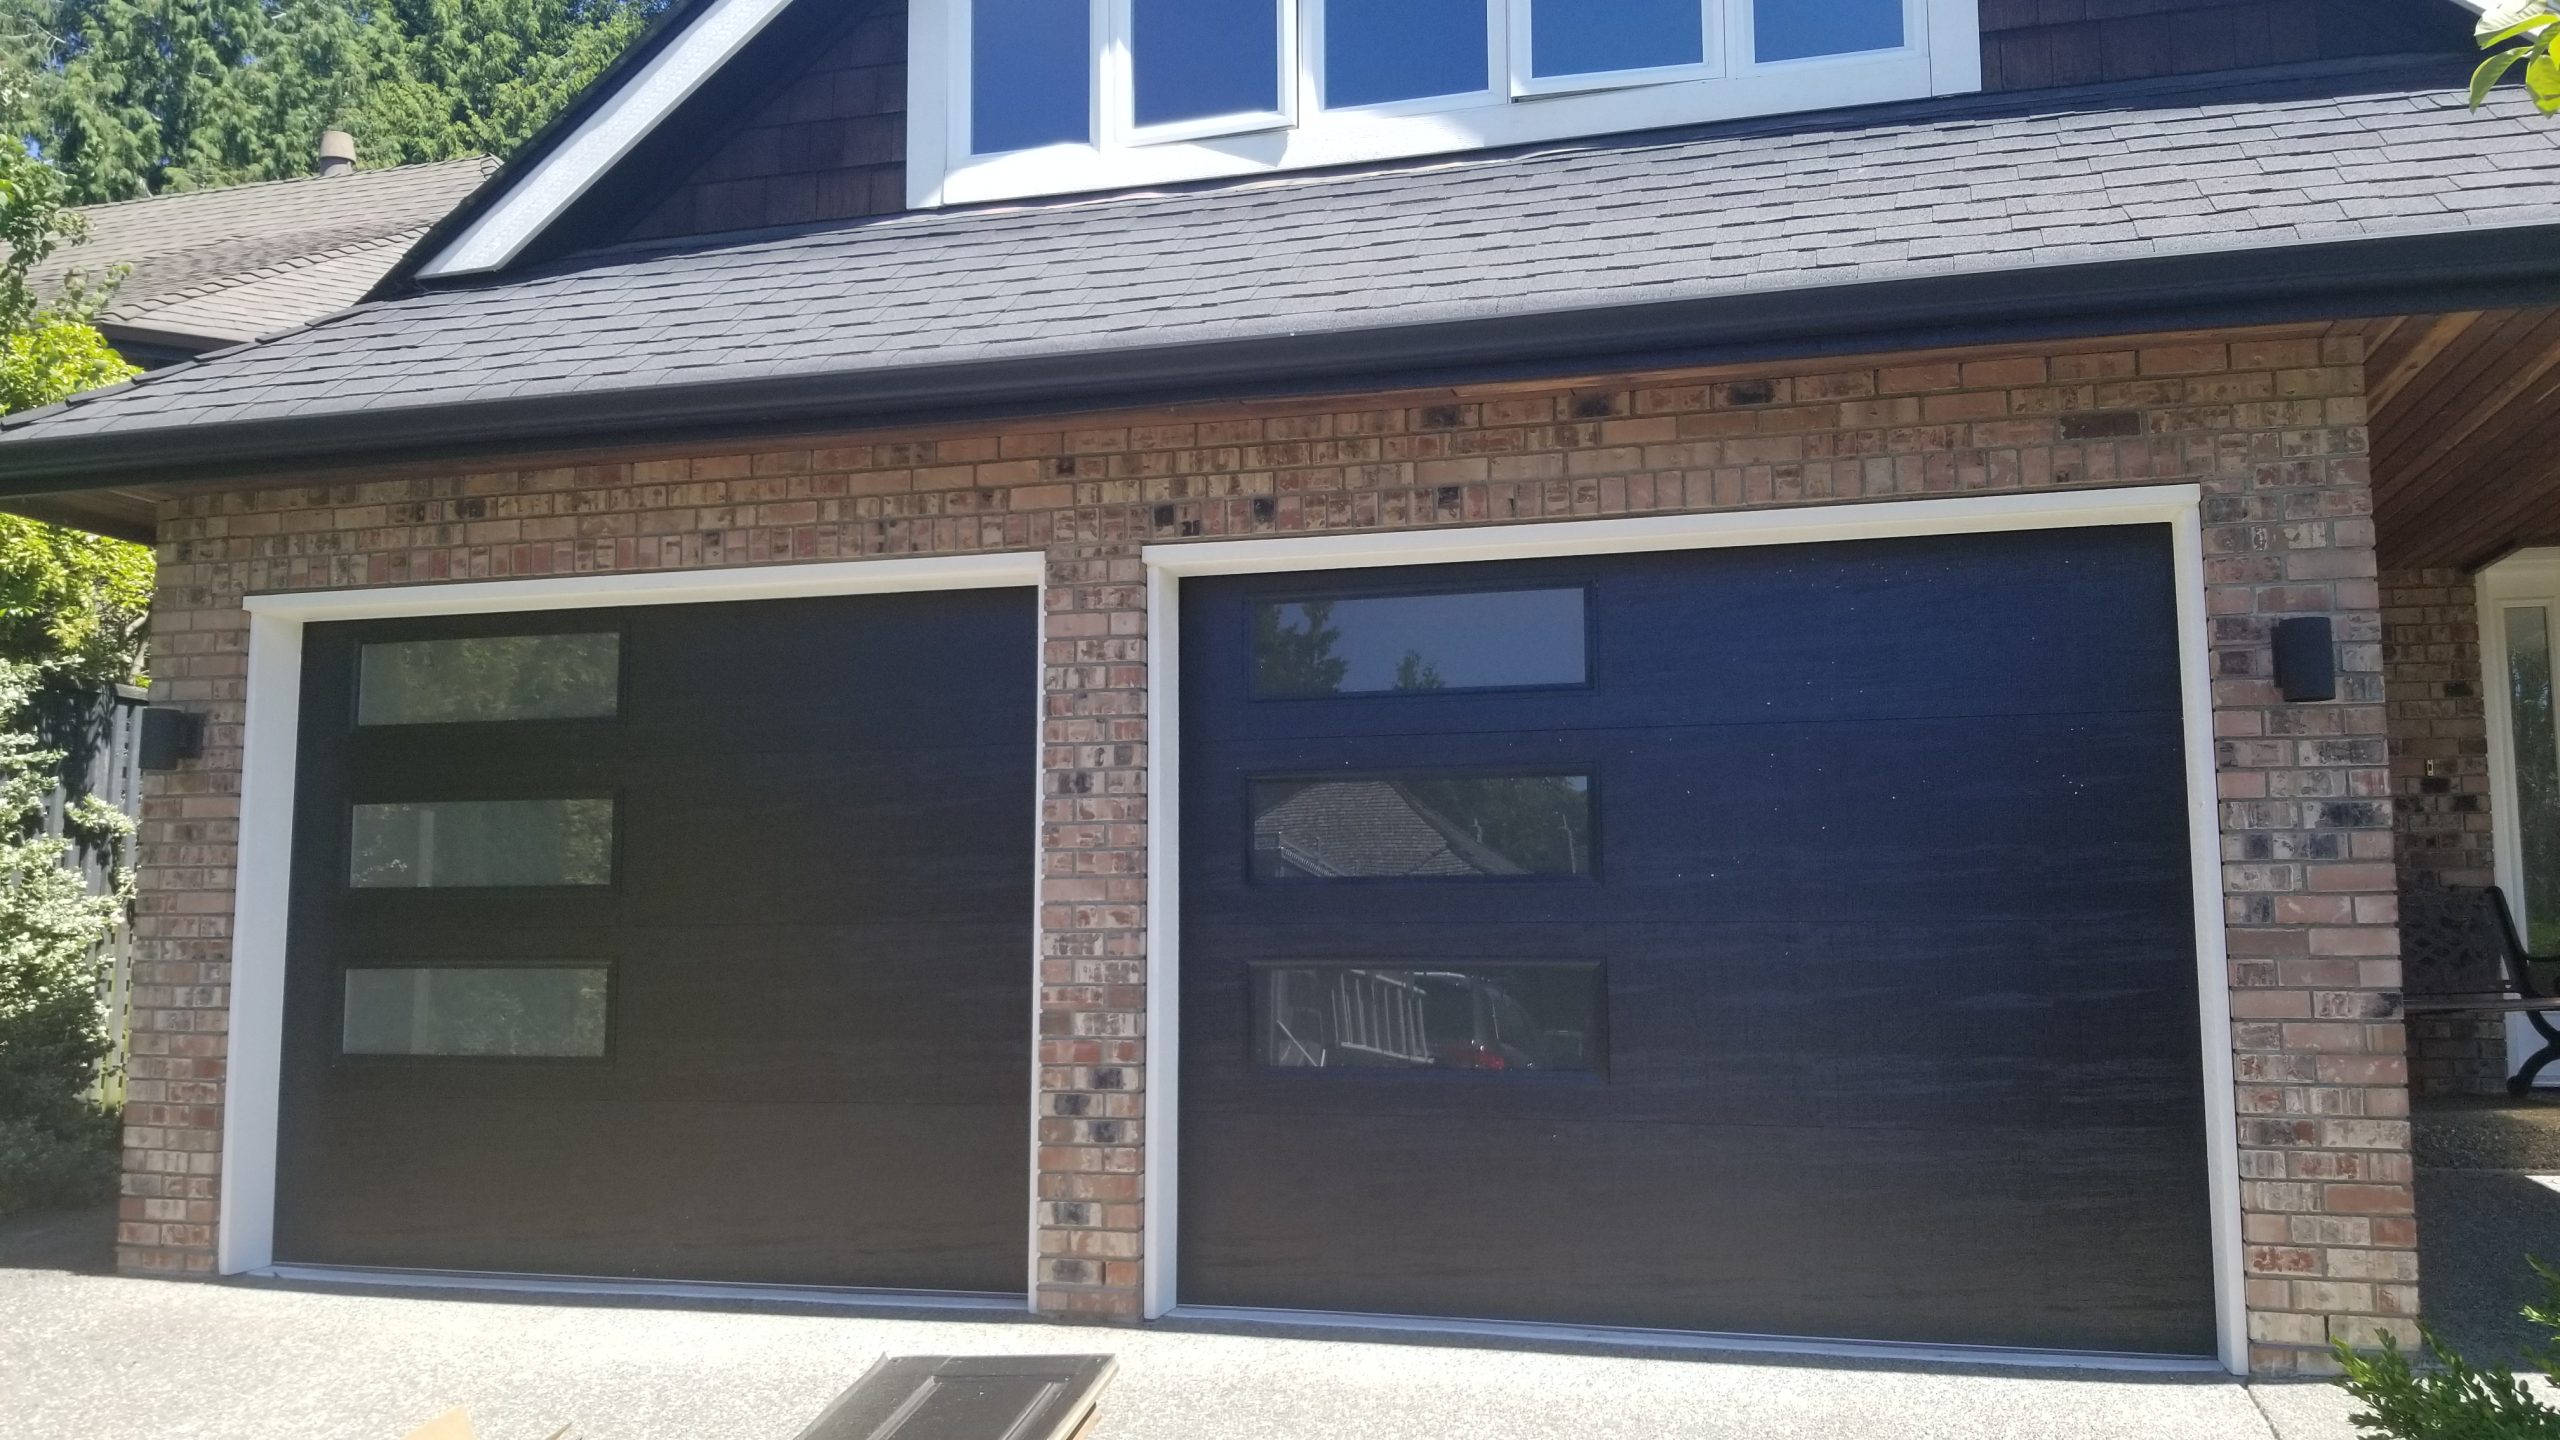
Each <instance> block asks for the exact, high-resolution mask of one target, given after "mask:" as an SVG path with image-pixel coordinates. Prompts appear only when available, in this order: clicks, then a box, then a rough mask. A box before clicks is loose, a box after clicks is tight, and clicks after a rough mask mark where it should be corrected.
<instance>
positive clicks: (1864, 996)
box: [277, 527, 2215, 1354]
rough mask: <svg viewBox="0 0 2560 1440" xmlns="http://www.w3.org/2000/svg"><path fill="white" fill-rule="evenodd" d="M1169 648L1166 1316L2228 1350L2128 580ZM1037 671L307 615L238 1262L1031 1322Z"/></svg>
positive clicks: (700, 637) (1602, 562)
mask: <svg viewBox="0 0 2560 1440" xmlns="http://www.w3.org/2000/svg"><path fill="white" fill-rule="evenodd" d="M1182 617H1183V618H1182V625H1181V634H1180V636H1179V640H1178V643H1179V644H1180V645H1181V646H1182V651H1183V658H1182V666H1181V673H1182V676H1183V687H1184V688H1183V696H1182V704H1183V709H1182V714H1183V735H1182V743H1181V754H1180V757H1179V763H1180V765H1181V768H1182V782H1181V786H1182V805H1183V828H1182V834H1183V845H1182V850H1183V853H1182V858H1181V883H1182V888H1183V918H1182V932H1181V977H1182V978H1181V995H1180V1004H1181V1020H1182V1034H1181V1047H1180V1049H1181V1061H1180V1063H1181V1067H1182V1075H1181V1080H1182V1085H1181V1097H1182V1099H1181V1109H1180V1114H1179V1117H1178V1118H1179V1127H1178V1129H1179V1137H1180V1138H1179V1144H1180V1182H1179V1224H1178V1232H1179V1235H1180V1244H1179V1255H1178V1261H1179V1268H1178V1278H1177V1285H1178V1290H1179V1299H1180V1301H1181V1302H1182V1303H1183V1304H1186V1305H1195V1306H1245V1307H1263V1308H1280V1309H1290V1310H1321V1311H1357V1312H1371V1313H1384V1314H1400V1315H1422V1316H1448V1317H1464V1318H1482V1319H1516V1320H1530V1321H1546V1322H1566V1323H1583V1324H1598V1325H1634V1326H1648V1327H1667V1328H1675V1329H1685V1330H1708V1331H1724V1332H1752V1333H1767V1334H1786V1335H1808V1336H1835V1337H1854V1338H1868V1339H1883V1340H1913V1341H1928V1342H1938V1343H1981V1344H2001V1345H2025V1346H2035V1347H2050V1348H2068V1349H2095V1350H2119V1351H2141V1352H2152V1353H2175V1354H2206V1353H2210V1352H2211V1350H2212V1349H2213V1344H2214V1338H2215V1337H2214V1325H2213V1309H2212V1303H2211V1295H2212V1290H2213V1286H2212V1283H2211V1266H2210V1258H2209V1257H2210V1238H2209V1237H2210V1224H2209V1219H2208V1211H2207V1202H2206V1181H2205V1147H2204V1139H2203V1130H2202V1124H2201V1121H2202V1117H2203V1114H2204V1104H2203V1096H2202V1093H2201V1067H2200V1062H2199V1054H2200V1043H2199V1042H2200V1037H2199V1033H2198V1018H2197V1003H2196V955H2195V948H2194V910H2193V901H2192V889H2191V884H2192V881H2191V876H2190V857H2189V849H2188V810H2187V799H2186V778H2185V774H2186V772H2185V763H2184V759H2183V749H2182V734H2183V727H2182V721H2181V718H2180V717H2181V709H2180V704H2179V671H2178V662H2177V655H2176V634H2177V629H2176V618H2175V617H2176V605H2175V598H2174V592H2173V579H2172V570H2171V566H2170V562H2169V554H2168V544H2167V538H2166V535H2165V532H2164V531H2163V530H2162V529H2160V528H2159V527H2138V528H2126V529H2084V530H2070V531H2057V532H2041V533H2032V534H2015V535H1992V536H1974V537H1963V538H1938V539H1927V540H1909V541H1876V542H1860V543H1855V544H1832V545H1822V546H1803V547H1784V548H1770V549H1758V550H1718V551H1694V552H1679V553H1664V554H1655V555H1637V556H1619V557H1609V558H1594V559H1578V560H1571V561H1536V562H1520V563H1502V564H1487V565H1467V566H1432V567H1419V568H1415V569H1412V570H1367V571H1342V572H1330V573H1327V574H1323V575H1299V576H1254V577H1239V578H1234V579H1208V580H1191V581H1186V582H1184V585H1183V591H1182ZM1035 643H1036V637H1035V635H1034V632H1033V618H1032V607H1031V606H1030V605H1029V604H1028V603H1027V597H1025V596H1023V595H1021V594H1020V593H1018V592H959V593H946V594H935V595H915V596H898V597H865V598H857V599H838V600H811V601H793V602H760V603H754V604H735V605H728V604H722V605H693V606H676V607H661V608H654V609H640V610H631V611H624V612H604V611H592V612H566V613H553V614H549V615H545V616H537V617H524V616H510V617H485V618H481V619H475V620H472V621H469V622H456V621H450V620H444V621H435V622H415V623H411V622H402V623H400V624H372V625H364V626H343V627H314V629H313V631H312V633H311V638H310V640H309V642H308V644H307V649H306V673H305V706H304V718H303V739H302V754H303V757H304V758H303V766H302V780H301V790H300V798H299V800H298V814H297V844H296V855H295V858H296V874H295V891H294V913H293V928H292V938H291V947H292V948H291V966H290V972H291V979H290V989H291V993H290V1000H289V1007H288V1022H289V1047H288V1054H287V1065H286V1075H285V1081H286V1083H285V1105H284V1111H283V1130H282V1134H281V1137H280V1138H281V1140H282V1156H281V1158H282V1173H281V1175H280V1180H279V1206H278V1232H277V1249H278V1255H279V1258H281V1259H286V1260H297V1261H306V1262H326V1263H339V1264H369V1265H391V1266H405V1267H433V1268H449V1269H469V1270H504V1271H531V1272H540V1273H552V1274H592V1275H652V1276H671V1277H682V1278H707V1279H722V1280H744V1281H761V1282H783V1283H805V1284H833V1285H857V1286H879V1287H893V1288H904V1289H936V1290H962V1291H1017V1292H1018V1291H1019V1289H1020V1287H1021V1280H1022V1275H1023V1271H1024V1266H1025V1262H1026V1255H1025V1246H1026V1238H1027V1237H1026V1227H1025V1219H1026V1217H1025V1213H1024V1212H1025V1204H1026V1197H1027V1194H1028V1189H1029V1186H1028V1178H1029V1177H1028V1176H1027V1174H1026V1166H1027V1164H1028V1158H1029V1152H1030V1135H1029V1133H1028V1116H1029V1109H1030V1106H1029V1104H1028V1100H1029V1096H1028V1094H1027V1093H1026V1092H1027V1087H1028V1085H1029V1083H1030V1079H1031V1074H1032V1067H1031V1058H1030V1032H1031V1025H1030V1009H1031V1001H1032V988H1031V987H1032V980H1033V969H1032V958H1031V957H1032V956H1033V954H1034V947H1033V945H1032V943H1031V935H1030V919H1031V914H1032V888H1031V887H1032V867H1031V863H1030V862H1031V854H1030V849H1031V844H1030V842H1031V838H1032V835H1033V833H1034V817H1033V799H1034V781H1033V775H1034V769H1035V764H1036V755H1035V752H1034V748H1033V747H1034V741H1035V739H1036V734H1037V731H1036V722H1035V720H1034V718H1033V717H1034V715H1035V713H1036V710H1037V705H1036V701H1035V697H1034V696H1033V694H1032V677H1033V675H1034V674H1035V666H1036V660H1035V658H1034V654H1033V647H1034V645H1035ZM493 707H494V708H493Z"/></svg>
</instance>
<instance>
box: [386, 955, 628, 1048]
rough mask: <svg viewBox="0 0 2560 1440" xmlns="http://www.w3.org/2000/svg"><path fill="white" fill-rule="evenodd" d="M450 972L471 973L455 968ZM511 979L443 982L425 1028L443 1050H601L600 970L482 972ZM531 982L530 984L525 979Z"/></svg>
mask: <svg viewBox="0 0 2560 1440" xmlns="http://www.w3.org/2000/svg"><path fill="white" fill-rule="evenodd" d="M446 973H447V974H450V975H456V976H467V975H470V974H472V973H473V972H471V971H468V970H455V971H448V972H446ZM484 973H490V974H496V975H503V976H504V977H506V979H507V980H508V981H512V982H514V983H498V984H489V983H480V984H464V985H449V986H445V987H442V993H441V994H439V995H437V996H436V1002H435V1009H434V1014H433V1016H432V1018H431V1020H430V1024H429V1027H428V1028H430V1029H431V1030H432V1031H433V1032H434V1035H435V1039H436V1041H437V1045H436V1053H439V1054H447V1055H601V1054H603V1053H604V972H603V971H602V970H548V971H541V970H535V971H522V970H519V971H502V972H484ZM526 981H530V982H531V983H524V982H526Z"/></svg>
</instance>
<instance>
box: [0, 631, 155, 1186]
mask: <svg viewBox="0 0 2560 1440" xmlns="http://www.w3.org/2000/svg"><path fill="white" fill-rule="evenodd" d="M35 682H36V676H35V670H34V668H33V667H31V666H27V665H23V664H16V663H12V662H7V661H0V717H16V716H21V715H24V714H25V713H26V711H27V709H28V707H29V705H30V702H31V699H32V697H33V694H34V689H35ZM61 762H62V756H61V753H60V752H58V751H51V750H45V749H42V748H40V747H39V745H38V744H37V742H36V740H35V739H34V738H33V737H32V736H30V735H27V734H23V733H19V732H16V731H14V730H13V731H0V1214H7V1213H9V1212H11V1211H16V1210H26V1209H33V1208H36V1207H39V1206H48V1205H75V1204H82V1203H85V1202H88V1201H91V1200H99V1199H104V1198H106V1197H107V1196H108V1195H110V1194H112V1193H113V1192H114V1188H115V1176H116V1151H115V1137H116V1120H115V1117H114V1116H113V1115H111V1114H109V1113H107V1112H106V1111H105V1110H104V1109H103V1108H102V1107H101V1106H100V1105H99V1104H98V1102H97V1100H96V1099H95V1098H94V1094H93V1088H94V1087H95V1085H96V1083H97V1081H98V1078H99V1065H100V1063H101V1062H102V1061H103V1060H104V1059H105V1058H106V1056H107V1054H108V1051H109V1045H108V1036H107V1032H106V1025H105V1023H104V1020H103V1018H102V1017H101V1015H100V1013H99V1009H98V981H99V964H100V951H99V945H100V942H101V941H103V940H104V939H106V938H107V936H108V935H109V934H110V933H112V932H113V930H114V928H115V925H116V922H117V921H118V920H119V919H120V918H121V917H122V915H123V913H124V907H125V905H126V903H127V901H128V900H129V899H130V898H131V893H132V878H131V875H130V873H129V872H127V871H125V870H124V869H123V867H122V866H121V865H118V866H116V867H115V874H116V883H115V886H114V887H113V890H112V891H111V893H108V894H104V895H92V894H90V893H89V888H88V884H87V882H86V881H85V880H84V879H83V878H82V876H81V874H80V872H79V871H78V870H77V869H75V868H73V867H72V866H71V865H69V864H68V863H66V862H67V861H68V859H69V857H70V855H71V852H72V850H73V849H74V847H75V846H76V845H78V844H79V843H80V840H79V839H74V838H66V837H59V836H49V835H46V834H45V833H43V828H42V826H43V819H44V812H45V802H46V799H47V797H48V796H50V795H51V793H52V791H53V787H54V782H55V779H56V777H57V775H58V774H59V772H60V766H61ZM70 819H71V825H70V827H69V828H70V829H72V830H73V831H74V832H75V834H77V835H79V836H81V838H85V839H88V840H91V841H92V842H95V843H101V844H104V845H106V846H108V847H110V848H111V850H112V849H113V848H115V847H118V846H119V845H120V842H121V840H122V838H123V835H124V834H125V832H126V831H127V830H129V829H130V822H129V821H127V820H126V819H125V818H124V817H123V816H122V815H119V814H117V813H116V812H115V811H113V810H111V809H109V808H108V807H106V806H105V805H102V804H99V803H98V802H97V801H95V800H91V799H86V798H84V799H83V800H81V801H79V802H76V803H75V804H74V805H73V806H72V807H71V816H70ZM116 858H120V856H119V857H116Z"/></svg>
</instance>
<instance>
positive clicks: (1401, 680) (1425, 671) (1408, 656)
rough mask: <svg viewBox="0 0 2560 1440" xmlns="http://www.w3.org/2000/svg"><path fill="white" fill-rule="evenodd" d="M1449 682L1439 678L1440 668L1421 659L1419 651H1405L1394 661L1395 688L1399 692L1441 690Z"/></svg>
mask: <svg viewBox="0 0 2560 1440" xmlns="http://www.w3.org/2000/svg"><path fill="white" fill-rule="evenodd" d="M1448 684H1449V682H1448V681H1446V680H1443V679H1441V678H1440V667H1439V666H1437V665H1434V664H1432V663H1431V662H1430V661H1428V660H1425V659H1423V658H1422V652H1421V651H1419V650H1407V651H1406V652H1404V657H1403V658H1402V659H1400V660H1398V661H1396V688H1397V689H1399V690H1442V689H1446V688H1447V687H1448Z"/></svg>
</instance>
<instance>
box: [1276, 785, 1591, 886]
mask: <svg viewBox="0 0 2560 1440" xmlns="http://www.w3.org/2000/svg"><path fill="white" fill-rule="evenodd" d="M1248 783H1249V784H1250V786H1251V788H1252V810H1253V878H1255V879H1256V880H1281V881H1288V880H1455V879H1473V880H1504V879H1509V880H1525V879H1537V878H1542V877H1544V878H1554V877H1571V876H1587V875H1589V874H1591V872H1592V858H1593V857H1592V853H1591V777H1590V776H1588V775H1575V774H1551V775H1447V774H1432V773H1430V772H1428V771H1419V772H1406V773H1403V774H1390V775H1367V776H1342V777H1327V778H1324V779H1303V778H1277V777H1267V778H1257V779H1254V780H1252V781H1250V782H1248Z"/></svg>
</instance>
